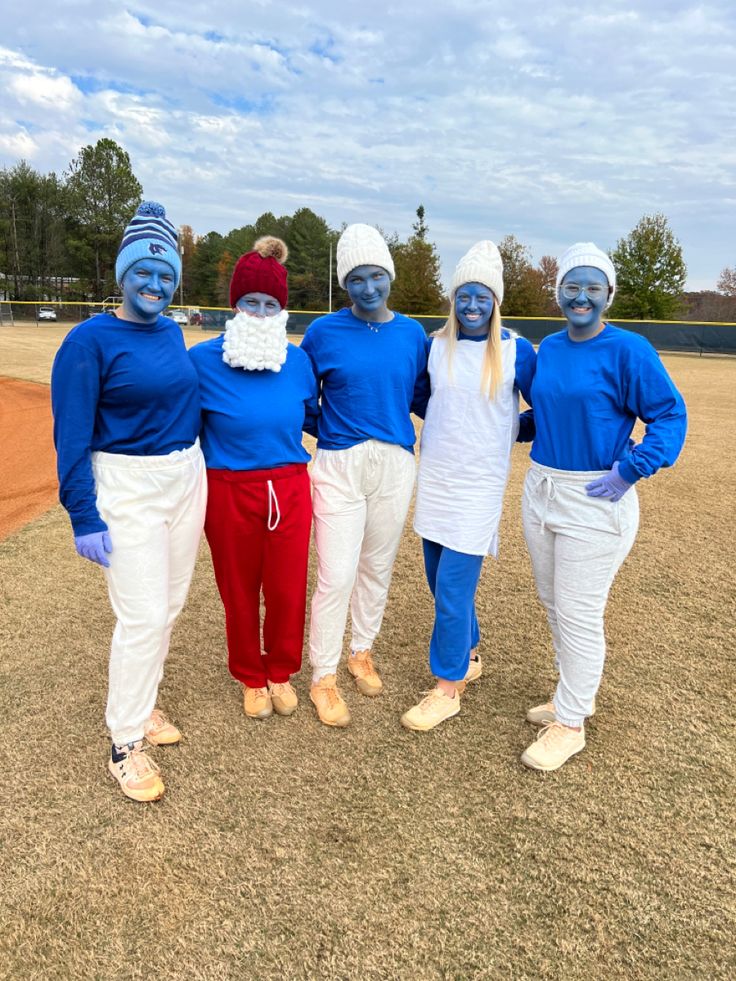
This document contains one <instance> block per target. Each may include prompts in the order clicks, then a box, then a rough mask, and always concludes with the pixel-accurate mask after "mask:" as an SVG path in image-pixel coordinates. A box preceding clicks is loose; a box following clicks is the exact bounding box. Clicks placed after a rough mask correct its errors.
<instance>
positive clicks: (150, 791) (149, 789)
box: [107, 739, 164, 802]
mask: <svg viewBox="0 0 736 981" xmlns="http://www.w3.org/2000/svg"><path fill="white" fill-rule="evenodd" d="M107 768H108V770H109V771H110V774H111V776H113V777H114V778H115V779H116V780H117V782H118V783H119V784H120V789H121V790H122V791H123V793H124V794H125V796H126V797H130V799H131V800H137V801H142V802H147V801H152V800H158V799H159V798H160V797H163V795H164V782H163V780H162V779H161V771H160V770H159V768H158V766H157V765H156V764H155V763H154V762H153V760H152V759H151V758H150V757H148V756H147V755H146V753H145V750H144V749H143V740H142V739H139V740H138V742H135V743H129V744H128V745H127V746H115V745H113V747H112V751H111V753H110V759H109V760H108V763H107Z"/></svg>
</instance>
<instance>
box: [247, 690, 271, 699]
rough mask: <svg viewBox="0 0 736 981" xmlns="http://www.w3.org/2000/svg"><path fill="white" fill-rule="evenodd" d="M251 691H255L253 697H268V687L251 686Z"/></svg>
mask: <svg viewBox="0 0 736 981" xmlns="http://www.w3.org/2000/svg"><path fill="white" fill-rule="evenodd" d="M249 691H252V692H253V698H267V697H268V688H250V689H249Z"/></svg>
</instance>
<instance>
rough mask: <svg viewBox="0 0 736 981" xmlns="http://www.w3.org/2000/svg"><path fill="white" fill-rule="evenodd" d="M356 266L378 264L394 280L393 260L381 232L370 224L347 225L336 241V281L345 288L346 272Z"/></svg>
mask: <svg viewBox="0 0 736 981" xmlns="http://www.w3.org/2000/svg"><path fill="white" fill-rule="evenodd" d="M358 266H380V267H381V269H385V270H386V272H387V273H388V274H389V277H390V278H391V279H392V280H394V279H395V278H396V272H395V270H394V260H393V259H392V258H391V253H390V252H389V250H388V246H387V245H386V243H385V241H384V239H383V237H382V236H381V233H380V232H379V231H378V230H377V229H375V228H373V227H372V226H371V225H362V224H360V223H357V224H355V225H348V227H347V228H346V229H345V231H344V232H343V233H342V235H341V236H340V238H339V240H338V243H337V281H338V283H339V284H340V286H342V287H343V289H344V288H345V280H346V279H347V277H348V273H350V272H352V270H353V269H357V268H358Z"/></svg>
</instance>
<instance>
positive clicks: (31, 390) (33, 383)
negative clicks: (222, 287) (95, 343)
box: [0, 326, 203, 541]
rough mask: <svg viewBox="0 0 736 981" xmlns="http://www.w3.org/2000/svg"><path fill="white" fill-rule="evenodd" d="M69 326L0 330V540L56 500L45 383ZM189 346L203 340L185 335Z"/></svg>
mask: <svg viewBox="0 0 736 981" xmlns="http://www.w3.org/2000/svg"><path fill="white" fill-rule="evenodd" d="M69 329H70V328H69V326H58V327H57V326H54V327H36V326H20V327H5V328H2V329H0V446H2V448H3V456H4V460H3V473H2V480H1V481H0V541H2V539H3V538H5V536H6V535H9V534H10V532H11V531H15V530H16V529H18V528H21V527H22V526H23V525H24V524H26V523H27V522H28V521H32V520H33V519H34V518H37V517H38V516H39V515H41V514H43V513H44V511H48V509H49V508H51V507H53V506H54V504H56V502H57V500H58V490H59V487H58V482H57V480H56V462H55V456H54V446H53V438H52V426H53V420H52V417H51V404H50V400H49V389H48V383H49V378H50V375H51V364H52V361H53V357H54V354H55V353H56V350H57V349H58V346H59V344H61V342H62V340H63V339H64V337H65V336H66V334H67V333H68V331H69ZM184 335H185V340H186V342H187V344H188V345H190V346H191V345H192V344H196V343H197V342H198V341H201V340H202V339H203V335H202V333H201V332H200V331H185V332H184Z"/></svg>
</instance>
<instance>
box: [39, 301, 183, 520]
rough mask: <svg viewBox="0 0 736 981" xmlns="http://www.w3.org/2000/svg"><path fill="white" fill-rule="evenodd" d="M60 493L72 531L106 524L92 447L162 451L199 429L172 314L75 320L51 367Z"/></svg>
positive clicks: (177, 446) (133, 452) (178, 447)
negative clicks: (145, 319) (149, 319)
mask: <svg viewBox="0 0 736 981" xmlns="http://www.w3.org/2000/svg"><path fill="white" fill-rule="evenodd" d="M51 407H52V410H53V413H54V443H55V445H56V454H57V472H58V475H59V499H60V500H61V503H62V504H63V505H64V507H65V508H66V510H67V511H68V512H69V517H70V518H71V522H72V527H73V529H74V534H75V535H87V534H91V533H92V532H96V531H106V530H107V525H106V524H105V522H104V521H103V520H102V518H101V517H100V514H99V512H98V510H97V498H96V492H95V481H94V476H93V474H92V460H91V454H92V453H93V452H95V451H98V450H101V451H104V452H105V453H123V454H126V455H129V456H164V455H166V454H168V453H173V452H174V451H175V450H183V449H185V448H186V447H189V446H191V445H192V444H193V443H194V441H195V440H196V438H197V434H198V433H199V390H198V385H197V376H196V374H195V372H194V369H193V368H192V366H191V364H190V362H189V358H188V357H187V352H186V347H185V345H184V339H183V337H182V333H181V329H180V328H179V326H178V325H177V324H175V323H174V321H173V320H170V319H169V318H168V317H159V318H158V320H157V321H156V323H155V324H138V323H133V322H132V321H129V320H122V319H121V318H119V317H116V316H114V315H113V314H108V313H102V314H99V315H98V316H96V317H92V318H90V319H89V320H86V321H84V323H81V324H79V325H78V326H76V327H74V328H73V329H72V330H71V331H70V332H69V333H68V334H67V336H66V337H65V338H64V341H63V343H62V345H61V347H60V348H59V350H58V352H57V354H56V358H55V359H54V364H53V367H52V369H51Z"/></svg>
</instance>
